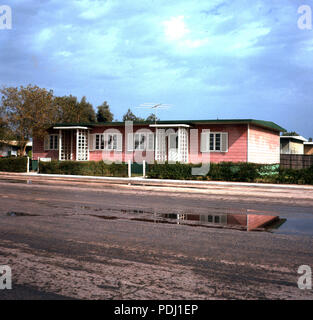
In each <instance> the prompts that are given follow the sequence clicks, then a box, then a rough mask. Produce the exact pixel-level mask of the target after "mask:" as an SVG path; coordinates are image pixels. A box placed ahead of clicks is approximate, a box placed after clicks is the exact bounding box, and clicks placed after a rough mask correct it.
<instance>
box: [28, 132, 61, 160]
mask: <svg viewBox="0 0 313 320" xmlns="http://www.w3.org/2000/svg"><path fill="white" fill-rule="evenodd" d="M57 133H59V132H58V131H57V130H51V131H49V134H57ZM32 154H33V160H38V158H51V159H52V160H58V159H59V151H58V150H49V151H45V148H44V138H36V137H34V138H33V153H32Z"/></svg>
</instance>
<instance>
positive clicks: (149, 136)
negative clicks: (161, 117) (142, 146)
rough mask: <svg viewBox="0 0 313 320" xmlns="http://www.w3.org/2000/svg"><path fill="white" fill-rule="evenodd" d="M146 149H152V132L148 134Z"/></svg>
mask: <svg viewBox="0 0 313 320" xmlns="http://www.w3.org/2000/svg"><path fill="white" fill-rule="evenodd" d="M148 151H154V134H153V133H149V134H148Z"/></svg>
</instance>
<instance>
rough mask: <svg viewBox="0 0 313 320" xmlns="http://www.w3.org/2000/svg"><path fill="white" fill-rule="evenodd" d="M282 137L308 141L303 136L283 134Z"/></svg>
mask: <svg viewBox="0 0 313 320" xmlns="http://www.w3.org/2000/svg"><path fill="white" fill-rule="evenodd" d="M280 139H293V140H298V141H302V142H307V141H308V140H307V139H305V138H304V137H302V136H281V137H280Z"/></svg>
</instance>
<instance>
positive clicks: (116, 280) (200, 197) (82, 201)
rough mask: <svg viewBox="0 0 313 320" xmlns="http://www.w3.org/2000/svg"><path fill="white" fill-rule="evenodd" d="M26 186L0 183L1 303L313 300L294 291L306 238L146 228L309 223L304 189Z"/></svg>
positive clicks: (309, 260) (305, 258)
mask: <svg viewBox="0 0 313 320" xmlns="http://www.w3.org/2000/svg"><path fill="white" fill-rule="evenodd" d="M8 178H11V181H8V180H7V179H8ZM31 179H32V180H31V181H27V178H26V177H23V178H21V177H19V178H16V177H13V178H12V177H9V176H1V177H0V265H10V266H11V267H12V277H13V289H12V291H0V299H23V298H24V299H25V298H30V299H40V298H41V299H64V298H71V299H72V298H75V299H77V298H78V299H276V298H279V299H312V298H313V291H312V290H311V291H302V290H299V289H298V287H297V278H298V275H297V269H298V267H299V265H302V264H306V265H310V266H311V267H313V250H312V247H313V246H312V245H313V237H311V236H304V235H301V234H297V235H289V234H279V233H269V232H243V231H238V230H228V229H214V228H204V227H192V226H188V225H178V224H165V223H151V222H147V221H146V220H151V219H152V218H153V217H154V213H155V212H163V213H186V212H188V213H205V212H206V213H208V211H209V212H211V211H216V210H217V211H219V212H220V211H221V210H222V211H225V212H226V213H232V212H246V210H247V209H248V210H252V211H262V212H265V213H266V214H274V213H275V215H283V216H284V217H286V218H287V219H288V218H291V219H292V218H294V217H296V216H297V215H302V214H307V215H309V216H312V217H313V191H311V190H301V189H299V190H283V189H279V188H278V189H277V188H276V189H275V190H273V189H266V188H248V187H227V186H226V187H225V186H224V187H223V186H220V187H217V186H210V187H208V188H206V189H205V190H197V189H193V188H190V189H188V188H184V189H180V188H177V189H175V188H161V187H143V186H127V185H125V186H124V185H113V184H105V183H100V182H89V183H83V182H74V181H61V180H60V181H56V180H52V179H50V180H43V179H39V178H38V179H37V178H31ZM28 180H29V179H28ZM13 212H14V214H13Z"/></svg>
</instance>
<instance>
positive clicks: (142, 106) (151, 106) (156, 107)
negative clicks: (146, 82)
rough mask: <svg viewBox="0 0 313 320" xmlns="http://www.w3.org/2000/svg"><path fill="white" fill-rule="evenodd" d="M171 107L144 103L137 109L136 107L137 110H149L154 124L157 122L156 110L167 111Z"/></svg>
mask: <svg viewBox="0 0 313 320" xmlns="http://www.w3.org/2000/svg"><path fill="white" fill-rule="evenodd" d="M171 106H172V105H170V104H163V103H151V102H146V103H143V104H141V105H140V106H139V107H137V108H138V109H151V110H153V111H154V113H153V114H154V122H155V123H154V124H156V122H157V110H158V109H168V108H170V107H171Z"/></svg>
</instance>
